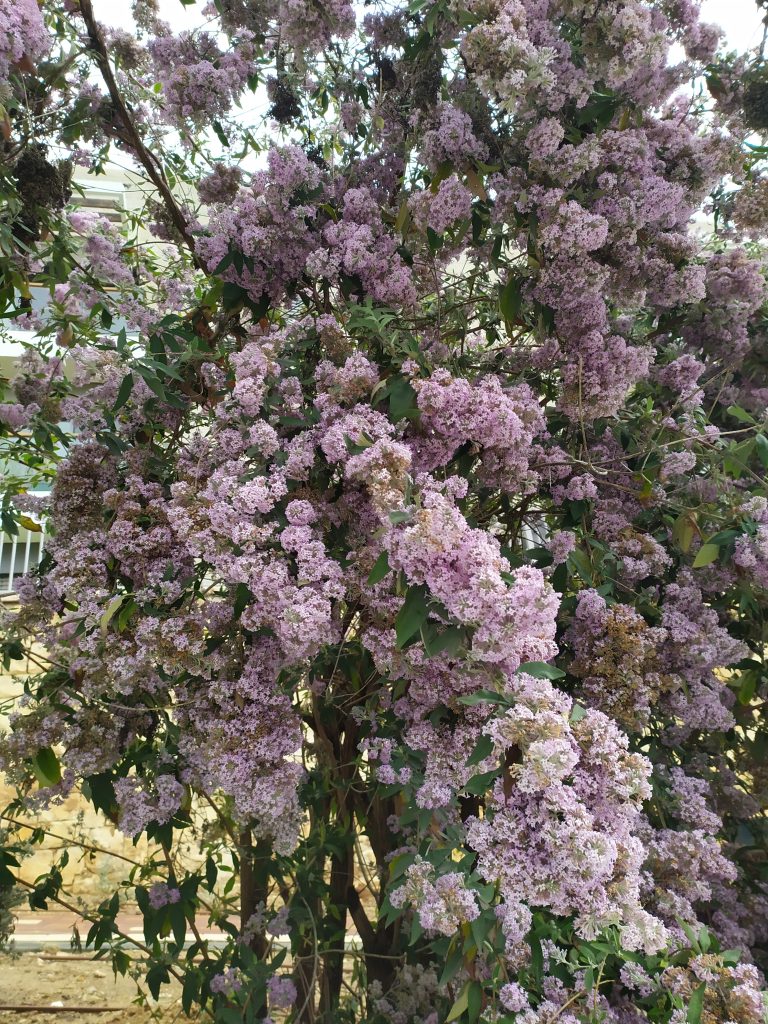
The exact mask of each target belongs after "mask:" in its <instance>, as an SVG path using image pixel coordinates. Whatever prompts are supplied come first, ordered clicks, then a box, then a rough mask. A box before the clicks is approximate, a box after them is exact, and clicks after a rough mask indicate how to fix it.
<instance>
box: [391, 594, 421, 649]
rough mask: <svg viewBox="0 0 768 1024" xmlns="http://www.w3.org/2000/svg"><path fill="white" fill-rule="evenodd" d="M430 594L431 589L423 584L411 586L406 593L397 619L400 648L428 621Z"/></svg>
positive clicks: (398, 644) (396, 629)
mask: <svg viewBox="0 0 768 1024" xmlns="http://www.w3.org/2000/svg"><path fill="white" fill-rule="evenodd" d="M428 596H429V591H428V590H427V588H426V587H425V586H424V585H423V584H422V586H419V587H410V588H409V590H408V593H407V594H406V595H405V600H404V601H403V604H402V607H401V608H400V611H399V612H398V613H397V618H396V619H395V633H396V635H397V647H398V650H402V648H403V647H405V645H406V644H407V643H408V641H409V640H410V639H411V637H412V636H414V635H415V634H416V633H418V631H419V630H420V629H421V627H422V626H423V624H424V623H425V622H426V621H427V615H428V614H429V612H428V609H427V599H428Z"/></svg>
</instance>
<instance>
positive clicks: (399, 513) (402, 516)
mask: <svg viewBox="0 0 768 1024" xmlns="http://www.w3.org/2000/svg"><path fill="white" fill-rule="evenodd" d="M410 518H411V513H410V512H406V511H405V510H404V509H399V508H396V509H395V511H394V512H390V513H389V521H390V523H393V524H394V525H397V524H398V523H407V522H408V520H409V519H410Z"/></svg>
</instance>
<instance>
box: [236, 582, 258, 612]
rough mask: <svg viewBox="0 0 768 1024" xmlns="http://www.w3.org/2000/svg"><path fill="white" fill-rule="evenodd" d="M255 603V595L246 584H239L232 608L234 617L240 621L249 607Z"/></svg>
mask: <svg viewBox="0 0 768 1024" xmlns="http://www.w3.org/2000/svg"><path fill="white" fill-rule="evenodd" d="M251 601H253V594H252V593H251V591H250V590H249V589H248V585H247V584H246V583H238V584H237V587H236V588H235V603H234V605H233V606H232V616H233V618H235V619H239V618H240V616H241V615H242V614H243V612H244V611H245V609H246V608H247V607H248V605H249V604H250V603H251Z"/></svg>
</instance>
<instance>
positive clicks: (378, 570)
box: [368, 551, 390, 586]
mask: <svg viewBox="0 0 768 1024" xmlns="http://www.w3.org/2000/svg"><path fill="white" fill-rule="evenodd" d="M389 571H390V566H389V556H388V555H387V552H386V551H382V552H381V554H380V555H379V557H378V558H377V559H376V561H375V562H374V563H373V568H372V569H371V571H370V572H369V573H368V583H369V584H370V586H373V585H374V583H380V582H381V581H382V580H383V579H384V577H385V576H386V575H387V573H388V572H389Z"/></svg>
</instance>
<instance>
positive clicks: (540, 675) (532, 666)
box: [517, 661, 565, 679]
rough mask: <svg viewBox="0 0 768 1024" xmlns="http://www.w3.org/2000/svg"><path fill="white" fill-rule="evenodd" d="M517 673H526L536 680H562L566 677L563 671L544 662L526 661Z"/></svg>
mask: <svg viewBox="0 0 768 1024" xmlns="http://www.w3.org/2000/svg"><path fill="white" fill-rule="evenodd" d="M517 671H518V672H525V674H526V675H529V676H533V677H534V679H562V678H563V677H564V676H565V672H563V670H562V669H560V668H555V666H554V665H548V664H547V663H546V662H544V661H524V662H523V664H522V665H521V666H520V668H519V669H518V670H517Z"/></svg>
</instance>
